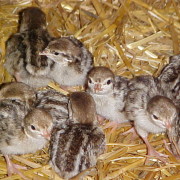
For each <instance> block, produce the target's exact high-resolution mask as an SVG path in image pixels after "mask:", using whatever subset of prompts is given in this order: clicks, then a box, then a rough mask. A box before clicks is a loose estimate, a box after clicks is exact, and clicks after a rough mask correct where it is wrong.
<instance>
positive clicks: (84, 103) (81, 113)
mask: <svg viewBox="0 0 180 180" xmlns="http://www.w3.org/2000/svg"><path fill="white" fill-rule="evenodd" d="M69 113H70V117H69V119H68V121H67V123H66V124H64V125H61V126H59V125H58V124H57V126H54V128H53V131H52V139H51V142H50V164H51V166H52V168H53V169H54V170H55V172H57V173H58V174H59V176H60V177H62V178H64V179H70V178H72V177H74V176H76V175H78V174H79V173H81V172H82V173H83V171H84V170H86V169H88V168H91V167H93V166H95V165H96V162H97V158H98V156H99V155H100V154H102V153H103V152H104V150H105V135H104V133H103V131H102V129H101V128H100V127H98V126H97V116H96V110H95V102H94V100H93V98H92V97H91V96H90V95H89V94H88V93H85V92H75V93H72V94H71V96H70V102H69Z"/></svg>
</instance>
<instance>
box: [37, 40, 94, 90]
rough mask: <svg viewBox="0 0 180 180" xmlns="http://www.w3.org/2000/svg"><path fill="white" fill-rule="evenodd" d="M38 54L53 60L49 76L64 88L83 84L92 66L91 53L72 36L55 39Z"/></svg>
mask: <svg viewBox="0 0 180 180" xmlns="http://www.w3.org/2000/svg"><path fill="white" fill-rule="evenodd" d="M40 54H41V55H46V56H47V57H48V58H49V59H51V60H52V62H55V64H54V66H53V67H52V70H51V72H50V76H49V77H50V78H52V79H53V80H54V81H55V82H57V83H58V84H60V85H61V86H62V88H64V89H68V87H71V86H77V85H82V86H83V85H84V83H85V80H86V75H87V73H88V71H89V70H90V69H91V68H92V61H93V58H92V54H91V53H90V52H89V51H88V50H87V49H86V48H85V46H84V45H83V44H82V43H81V42H80V41H79V40H77V39H76V38H74V37H61V38H58V39H55V40H53V41H51V42H50V43H49V44H48V46H47V47H46V48H45V50H44V51H42V52H41V53H40Z"/></svg>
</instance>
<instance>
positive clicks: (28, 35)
mask: <svg viewBox="0 0 180 180" xmlns="http://www.w3.org/2000/svg"><path fill="white" fill-rule="evenodd" d="M19 19H20V23H19V31H18V32H17V33H16V34H13V35H12V36H11V37H10V38H9V39H8V40H7V43H6V62H5V68H6V69H7V71H8V72H9V73H10V74H11V75H12V76H14V77H15V79H16V80H17V81H18V82H23V83H26V84H28V85H30V86H32V87H42V86H46V85H47V84H48V83H49V82H50V81H51V79H50V78H48V74H49V72H50V70H51V67H52V66H53V63H54V62H52V61H49V60H48V58H47V57H46V56H40V55H39V52H40V51H42V50H43V49H44V48H45V47H46V46H47V45H48V43H49V41H51V40H52V38H51V37H50V35H49V33H48V31H47V29H46V16H45V13H44V12H43V11H42V10H41V9H39V8H37V7H28V8H25V9H23V10H22V11H21V12H20V13H19Z"/></svg>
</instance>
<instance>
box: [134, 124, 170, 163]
mask: <svg viewBox="0 0 180 180" xmlns="http://www.w3.org/2000/svg"><path fill="white" fill-rule="evenodd" d="M135 128H136V131H137V133H138V134H139V135H140V137H141V138H142V139H143V141H144V142H145V144H146V146H147V151H148V154H147V155H148V156H153V157H156V158H158V159H159V160H161V161H162V162H167V161H166V159H165V158H167V157H168V156H167V155H165V154H162V153H159V152H157V151H156V150H155V149H154V148H153V147H152V146H151V144H150V143H149V141H148V139H147V137H148V132H147V131H145V130H144V129H143V128H142V127H140V126H138V124H137V122H135ZM149 159H150V157H147V159H146V162H145V163H147V162H148V161H149Z"/></svg>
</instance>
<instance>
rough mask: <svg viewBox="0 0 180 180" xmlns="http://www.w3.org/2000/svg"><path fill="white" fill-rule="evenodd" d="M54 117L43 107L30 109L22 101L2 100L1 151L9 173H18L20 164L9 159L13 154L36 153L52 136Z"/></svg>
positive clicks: (0, 118) (0, 103) (0, 117)
mask: <svg viewBox="0 0 180 180" xmlns="http://www.w3.org/2000/svg"><path fill="white" fill-rule="evenodd" d="M51 128H52V117H51V116H50V115H49V113H47V112H46V111H44V110H42V109H33V110H32V111H28V110H27V108H26V106H25V105H24V103H22V102H20V101H12V100H3V101H1V102H0V152H1V153H2V154H3V155H4V157H5V159H6V162H7V169H8V175H9V176H10V175H12V174H13V173H18V174H19V175H20V176H22V177H23V178H24V176H23V174H22V173H21V172H20V171H18V168H20V166H19V165H16V164H13V163H12V162H11V160H10V159H9V155H12V154H26V153H34V152H36V151H37V150H40V149H42V148H43V147H44V146H45V145H46V143H47V139H49V138H50V130H51Z"/></svg>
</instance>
